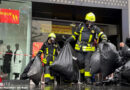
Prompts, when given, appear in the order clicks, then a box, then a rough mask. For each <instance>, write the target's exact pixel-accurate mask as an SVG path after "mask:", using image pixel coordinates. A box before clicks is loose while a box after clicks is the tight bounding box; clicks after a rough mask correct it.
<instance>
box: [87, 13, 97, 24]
mask: <svg viewBox="0 0 130 90" xmlns="http://www.w3.org/2000/svg"><path fill="white" fill-rule="evenodd" d="M85 20H88V21H91V22H95V21H96V17H95V14H94V13H92V12H89V13H87V14H86V16H85Z"/></svg>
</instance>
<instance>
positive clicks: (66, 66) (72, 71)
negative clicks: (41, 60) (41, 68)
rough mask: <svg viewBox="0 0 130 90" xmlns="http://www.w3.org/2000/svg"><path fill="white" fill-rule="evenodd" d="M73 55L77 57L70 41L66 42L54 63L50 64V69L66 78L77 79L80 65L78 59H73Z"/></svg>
mask: <svg viewBox="0 0 130 90" xmlns="http://www.w3.org/2000/svg"><path fill="white" fill-rule="evenodd" d="M73 57H75V52H74V50H73V49H72V47H71V45H70V44H69V43H67V44H65V46H64V47H63V49H62V50H61V52H60V54H59V55H58V57H57V58H56V60H55V61H54V63H53V64H52V65H51V66H50V70H51V71H52V72H53V73H56V74H58V75H60V76H61V77H62V78H65V79H66V80H70V81H73V80H74V79H75V80H76V79H77V78H78V65H77V62H76V60H75V61H74V60H73ZM56 74H55V75H56Z"/></svg>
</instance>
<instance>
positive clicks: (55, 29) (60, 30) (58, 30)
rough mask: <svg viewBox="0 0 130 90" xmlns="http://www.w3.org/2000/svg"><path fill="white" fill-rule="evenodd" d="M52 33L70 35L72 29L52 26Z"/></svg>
mask: <svg viewBox="0 0 130 90" xmlns="http://www.w3.org/2000/svg"><path fill="white" fill-rule="evenodd" d="M52 32H54V33H56V34H72V27H71V26H64V25H52Z"/></svg>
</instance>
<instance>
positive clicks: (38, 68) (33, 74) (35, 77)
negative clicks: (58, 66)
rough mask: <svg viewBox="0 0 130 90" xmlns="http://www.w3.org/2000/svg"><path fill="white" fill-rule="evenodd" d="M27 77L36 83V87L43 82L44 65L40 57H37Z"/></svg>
mask: <svg viewBox="0 0 130 90" xmlns="http://www.w3.org/2000/svg"><path fill="white" fill-rule="evenodd" d="M27 75H28V77H29V78H30V79H31V80H32V81H33V82H34V83H35V85H38V84H39V82H40V81H41V75H42V65H41V60H40V58H39V57H38V56H36V57H35V60H34V61H33V63H32V65H31V67H30V69H29V71H28V73H27Z"/></svg>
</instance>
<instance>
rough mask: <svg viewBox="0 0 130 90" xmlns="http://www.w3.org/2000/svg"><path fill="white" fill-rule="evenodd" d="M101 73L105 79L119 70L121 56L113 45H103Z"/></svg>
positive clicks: (101, 47)
mask: <svg viewBox="0 0 130 90" xmlns="http://www.w3.org/2000/svg"><path fill="white" fill-rule="evenodd" d="M99 47H100V50H101V51H100V52H101V56H100V59H101V73H102V76H103V78H105V77H106V76H108V75H109V74H111V73H113V72H114V71H115V69H117V68H118V64H117V63H118V62H119V54H118V52H117V50H116V47H115V46H114V45H113V44H112V43H109V42H108V43H101V44H100V45H99Z"/></svg>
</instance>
